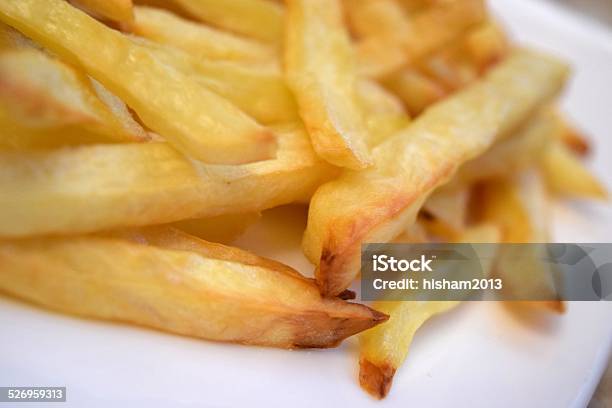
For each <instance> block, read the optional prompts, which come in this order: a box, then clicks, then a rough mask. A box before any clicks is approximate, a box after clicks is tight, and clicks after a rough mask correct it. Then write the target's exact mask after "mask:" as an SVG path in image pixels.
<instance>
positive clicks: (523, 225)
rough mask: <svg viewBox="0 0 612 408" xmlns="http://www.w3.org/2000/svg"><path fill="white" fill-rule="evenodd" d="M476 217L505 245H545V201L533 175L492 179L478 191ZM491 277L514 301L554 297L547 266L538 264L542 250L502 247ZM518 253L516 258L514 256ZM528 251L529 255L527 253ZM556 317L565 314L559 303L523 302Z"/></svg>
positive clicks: (546, 238) (556, 301) (539, 177)
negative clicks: (497, 231) (499, 281)
mask: <svg viewBox="0 0 612 408" xmlns="http://www.w3.org/2000/svg"><path fill="white" fill-rule="evenodd" d="M478 195H479V200H478V205H477V209H476V211H477V213H478V216H479V218H480V219H481V220H483V221H484V222H488V223H494V224H496V225H498V226H499V228H500V231H501V233H502V240H503V242H506V243H546V242H549V240H550V236H549V231H548V227H549V219H548V215H549V210H548V202H549V199H548V197H547V194H546V189H545V186H544V184H543V181H542V178H541V176H540V174H539V173H538V172H537V171H533V170H527V171H525V172H523V173H521V174H519V175H518V176H516V177H514V178H507V179H496V180H492V181H490V182H487V183H486V184H484V185H483V186H481V187H480V188H479V191H478ZM502 249H503V250H502V251H500V253H499V254H498V259H497V261H496V264H495V273H496V274H497V275H498V276H500V277H502V278H503V279H504V290H505V291H508V292H509V293H512V295H513V298H515V299H530V298H533V299H538V298H548V297H551V298H552V297H556V291H555V289H554V282H553V277H552V274H551V271H550V270H549V269H548V268H549V266H548V265H547V264H546V263H544V262H541V261H540V260H539V259H541V258H542V256H543V254H541V253H539V251H540V250H542V247H539V246H533V247H532V248H528V247H520V248H519V247H511V246H508V247H503V248H502ZM516 251H518V254H517V253H515V252H516ZM527 251H531V252H527ZM526 303H527V304H530V305H534V306H536V307H541V308H545V309H547V310H551V311H554V312H557V313H563V312H564V311H565V304H564V302H563V301H562V300H559V299H551V300H548V301H534V302H526Z"/></svg>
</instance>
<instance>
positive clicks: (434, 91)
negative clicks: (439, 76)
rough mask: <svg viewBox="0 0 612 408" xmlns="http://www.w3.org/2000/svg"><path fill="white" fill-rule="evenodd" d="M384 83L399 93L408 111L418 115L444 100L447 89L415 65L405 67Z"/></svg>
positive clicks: (388, 77) (387, 78)
mask: <svg viewBox="0 0 612 408" xmlns="http://www.w3.org/2000/svg"><path fill="white" fill-rule="evenodd" d="M383 83H384V85H385V86H386V87H387V88H388V89H390V90H391V91H392V92H393V93H395V94H396V95H398V96H399V97H400V98H401V100H402V102H404V105H405V106H406V108H407V109H408V111H409V112H410V113H411V114H412V115H414V116H417V115H419V114H420V113H421V112H423V111H424V110H425V108H427V107H428V106H430V105H432V104H434V103H435V102H438V101H440V100H442V99H443V98H444V97H445V96H446V95H447V94H448V92H447V90H446V89H445V88H444V87H443V86H441V85H440V84H439V83H437V82H435V81H434V80H432V79H431V78H429V77H427V76H426V75H424V74H422V73H421V72H419V71H418V70H416V69H414V68H413V67H406V68H403V69H401V70H399V71H397V72H395V73H393V74H391V75H389V76H387V77H386V78H385V79H384V80H383Z"/></svg>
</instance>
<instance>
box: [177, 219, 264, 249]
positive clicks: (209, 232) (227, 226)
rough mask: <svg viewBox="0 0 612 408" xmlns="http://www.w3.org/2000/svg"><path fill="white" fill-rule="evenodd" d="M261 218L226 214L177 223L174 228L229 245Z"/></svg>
mask: <svg viewBox="0 0 612 408" xmlns="http://www.w3.org/2000/svg"><path fill="white" fill-rule="evenodd" d="M260 218H261V213H259V212H252V213H244V214H226V215H218V216H216V217H210V218H197V219H191V220H182V221H177V222H175V223H173V224H172V227H174V228H177V229H180V230H181V231H185V232H186V233H188V234H190V235H193V236H195V237H198V238H201V239H204V240H206V241H211V242H219V243H221V244H229V243H231V242H232V241H233V240H234V239H236V238H237V237H238V236H240V235H241V234H242V233H243V232H244V231H245V230H246V229H247V228H249V227H250V226H251V225H253V224H254V223H255V222H257V221H258V220H259V219H260Z"/></svg>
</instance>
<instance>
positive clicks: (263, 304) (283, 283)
mask: <svg viewBox="0 0 612 408" xmlns="http://www.w3.org/2000/svg"><path fill="white" fill-rule="evenodd" d="M133 236H134V237H136V236H137V237H138V238H139V239H133V240H131V241H130V240H127V239H119V238H104V237H69V238H48V239H33V240H21V241H15V242H2V243H1V244H0V290H2V291H4V292H6V293H8V294H10V295H13V296H17V297H20V298H23V299H25V300H28V301H31V302H34V303H37V304H40V305H43V306H46V307H49V308H52V309H55V310H58V311H61V312H65V313H70V314H75V315H78V316H85V317H93V318H99V319H106V320H116V321H123V322H128V323H135V324H138V325H142V326H147V327H151V328H155V329H159V330H163V331H168V332H171V333H176V334H181V335H187V336H194V337H199V338H203V339H209V340H216V341H229V342H237V343H244V344H257V345H265V346H273V347H281V348H303V347H334V346H336V345H338V344H339V343H340V342H341V341H342V340H343V339H344V338H346V337H348V336H351V335H353V334H355V333H358V332H360V331H363V330H365V329H368V328H370V327H372V326H375V325H376V324H379V323H381V322H383V321H384V320H386V316H385V315H384V314H382V313H378V312H376V311H374V310H372V309H369V308H368V307H366V306H363V305H359V304H352V303H347V302H344V301H342V300H339V299H324V298H322V297H321V295H320V294H319V292H318V290H317V288H316V286H315V285H314V283H313V282H312V281H311V280H309V279H306V278H303V277H301V276H300V275H299V274H298V273H297V272H295V271H293V270H291V268H289V267H287V266H284V265H281V264H278V263H276V262H273V261H269V260H266V259H260V258H259V259H258V257H255V256H253V255H251V254H249V253H244V251H240V250H238V249H234V248H227V247H223V246H222V245H219V244H210V243H208V242H206V241H202V240H199V239H197V238H194V237H191V236H189V235H186V234H181V233H180V232H177V231H173V230H171V229H170V230H166V231H164V230H162V231H157V232H153V233H149V232H147V231H146V230H145V231H144V232H142V233H137V234H134V235H133ZM143 238H144V240H145V241H146V242H147V243H148V245H146V244H143V243H142V239H143ZM109 254H112V256H111V257H109ZM243 259H244V260H243ZM288 270H289V271H288Z"/></svg>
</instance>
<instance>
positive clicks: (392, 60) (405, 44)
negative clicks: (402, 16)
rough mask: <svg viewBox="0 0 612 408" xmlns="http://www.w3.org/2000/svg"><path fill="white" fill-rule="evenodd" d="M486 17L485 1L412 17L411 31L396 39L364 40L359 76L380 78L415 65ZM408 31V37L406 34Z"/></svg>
mask: <svg viewBox="0 0 612 408" xmlns="http://www.w3.org/2000/svg"><path fill="white" fill-rule="evenodd" d="M485 17H486V12H485V6H484V2H483V0H464V1H451V2H441V3H440V4H436V5H435V6H432V7H431V8H429V9H427V10H426V11H424V12H423V13H418V14H416V15H415V16H414V17H412V18H411V19H410V20H409V25H408V27H406V28H405V29H402V30H401V31H399V32H398V33H397V34H398V35H396V36H393V37H390V36H389V35H382V36H371V37H368V38H364V39H362V41H361V43H360V45H359V47H358V53H359V61H360V72H362V73H363V74H365V75H367V76H373V77H377V78H380V77H384V76H385V75H388V74H391V73H393V71H395V70H397V69H399V68H401V67H402V66H403V65H405V64H414V63H416V62H418V61H419V60H420V59H422V58H423V57H425V56H427V55H429V54H431V53H433V52H434V51H436V50H439V49H441V48H442V47H444V46H445V45H447V44H448V43H451V42H452V41H453V40H455V39H456V38H457V37H458V36H459V35H461V34H462V33H463V32H465V31H466V30H468V29H469V28H470V27H473V26H474V25H476V24H479V23H481V22H482V21H484V19H485ZM406 29H408V31H409V33H404V31H405V30H406ZM391 40H393V41H391ZM398 50H399V52H398Z"/></svg>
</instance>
